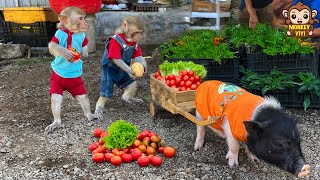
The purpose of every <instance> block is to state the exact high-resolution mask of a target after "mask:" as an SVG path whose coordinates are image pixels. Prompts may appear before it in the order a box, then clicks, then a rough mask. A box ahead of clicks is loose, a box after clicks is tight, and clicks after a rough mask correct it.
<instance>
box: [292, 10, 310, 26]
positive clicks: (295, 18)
mask: <svg viewBox="0 0 320 180" xmlns="http://www.w3.org/2000/svg"><path fill="white" fill-rule="evenodd" d="M288 18H289V19H290V21H291V23H292V24H307V23H309V21H310V18H311V16H310V12H309V11H308V10H307V9H302V10H301V11H299V10H297V9H293V10H291V11H290V13H289V17H288Z"/></svg>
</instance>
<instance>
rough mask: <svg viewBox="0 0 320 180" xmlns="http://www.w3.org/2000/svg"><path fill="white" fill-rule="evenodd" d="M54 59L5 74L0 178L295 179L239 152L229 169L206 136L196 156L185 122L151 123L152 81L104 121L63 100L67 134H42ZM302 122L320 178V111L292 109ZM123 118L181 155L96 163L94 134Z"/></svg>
mask: <svg viewBox="0 0 320 180" xmlns="http://www.w3.org/2000/svg"><path fill="white" fill-rule="evenodd" d="M101 56H102V52H96V53H94V54H91V56H90V59H89V60H87V61H86V62H85V64H84V75H83V79H84V82H85V86H86V88H87V91H88V92H89V98H90V102H91V109H92V111H94V106H95V102H96V100H97V99H98V95H99V92H98V91H99V80H100V79H99V78H100V58H101ZM51 60H52V57H44V58H32V59H30V60H27V59H20V60H14V61H11V65H6V66H1V67H0V126H1V128H0V150H1V153H0V169H1V171H0V179H293V178H294V177H293V176H292V175H290V174H288V173H285V172H283V171H281V170H279V169H277V168H275V167H272V166H270V165H268V164H266V163H264V162H258V163H252V162H250V161H249V160H248V159H247V158H246V156H245V155H244V154H245V153H244V149H243V148H242V149H241V152H240V158H239V163H240V166H239V167H238V168H234V169H230V168H229V167H228V166H227V161H226V160H225V154H226V152H227V147H226V144H225V142H224V141H223V140H222V139H220V138H219V137H218V136H216V135H215V134H213V133H211V132H209V133H208V134H207V136H206V141H207V143H206V145H205V148H204V149H203V150H202V151H201V152H194V151H193V143H194V140H195V136H196V133H195V132H196V127H195V125H194V124H193V123H191V122H190V121H188V120H186V119H185V118H183V117H182V116H179V115H172V114H170V113H169V112H167V111H165V110H161V111H160V112H159V116H158V117H157V118H155V119H152V118H151V117H150V115H149V109H148V100H149V98H150V92H149V91H150V90H149V79H148V76H147V77H144V78H143V79H141V80H139V81H138V85H139V89H138V93H137V96H138V97H140V98H143V99H144V100H145V103H143V104H126V103H124V102H123V101H121V100H120V96H121V94H122V92H123V91H122V90H119V89H116V90H115V98H114V99H113V100H112V101H111V102H110V103H108V104H107V109H108V112H107V113H106V114H105V115H104V117H105V118H106V121H103V122H100V121H92V122H89V121H87V120H86V119H85V118H84V116H83V114H82V112H81V109H80V106H79V104H78V103H77V102H76V101H75V100H74V99H73V98H72V97H71V96H70V95H69V94H68V93H65V94H64V102H63V107H62V122H63V123H64V125H65V128H63V129H58V130H56V131H54V133H52V134H49V135H44V134H43V131H44V129H45V127H46V126H47V125H49V124H50V123H51V122H52V114H51V109H50V96H49V94H48V91H49V85H50V81H49V80H50V79H49V78H50V74H51V68H50V61H51ZM148 61H149V73H150V72H155V71H156V69H157V63H158V61H157V60H154V59H153V60H151V59H149V60H148ZM289 112H291V113H293V114H295V115H297V117H298V118H299V120H300V124H299V129H300V132H301V136H302V141H303V142H302V149H303V152H304V153H305V158H306V160H307V161H308V162H309V163H310V164H311V165H312V169H313V171H312V174H311V176H310V177H309V179H320V173H319V172H320V164H319V162H320V152H319V149H320V138H319V134H320V123H319V122H320V118H319V116H320V111H319V110H309V111H308V112H303V110H300V109H290V110H289ZM120 118H122V119H124V120H127V121H130V122H131V123H133V124H135V125H136V126H137V128H138V130H140V131H141V130H143V129H150V130H153V131H155V132H157V133H158V134H159V135H160V136H161V137H162V138H163V139H164V140H165V141H166V142H167V144H169V145H172V146H174V147H176V148H177V150H178V154H177V156H176V157H175V158H173V159H165V160H164V163H163V165H162V166H161V167H160V168H154V167H151V166H149V167H147V168H139V167H138V165H137V164H135V163H131V164H123V165H121V166H119V167H113V166H112V165H110V164H107V163H104V164H94V163H92V161H91V156H90V153H89V151H88V149H87V148H88V145H89V144H90V143H92V142H93V141H94V140H95V139H94V138H93V137H92V132H93V129H95V128H96V127H102V128H106V127H107V126H108V125H110V122H111V121H116V120H118V119H120Z"/></svg>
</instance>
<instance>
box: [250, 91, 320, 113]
mask: <svg viewBox="0 0 320 180" xmlns="http://www.w3.org/2000/svg"><path fill="white" fill-rule="evenodd" d="M249 91H250V92H252V93H253V94H257V95H260V96H262V94H261V91H258V90H249ZM265 95H267V96H273V97H275V98H277V99H278V100H279V102H280V103H281V105H282V106H284V107H294V108H303V101H304V94H301V93H299V92H298V89H297V88H294V87H293V88H288V89H284V90H274V91H268V92H267V93H266V94H265ZM310 101H311V103H310V106H309V107H308V108H320V97H318V96H316V95H311V99H310Z"/></svg>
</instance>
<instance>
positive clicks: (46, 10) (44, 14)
mask: <svg viewBox="0 0 320 180" xmlns="http://www.w3.org/2000/svg"><path fill="white" fill-rule="evenodd" d="M3 14H4V20H5V21H7V22H14V23H25V24H26V23H34V22H42V21H50V22H57V21H59V20H58V14H57V13H56V12H54V11H53V10H52V9H51V8H50V7H14V8H4V9H3Z"/></svg>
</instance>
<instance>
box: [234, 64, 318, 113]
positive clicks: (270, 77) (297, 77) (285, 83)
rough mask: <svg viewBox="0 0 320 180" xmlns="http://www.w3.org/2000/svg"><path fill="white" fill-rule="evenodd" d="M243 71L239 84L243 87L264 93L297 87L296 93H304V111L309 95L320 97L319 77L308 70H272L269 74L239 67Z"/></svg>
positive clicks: (308, 103) (307, 105) (308, 102)
mask: <svg viewBox="0 0 320 180" xmlns="http://www.w3.org/2000/svg"><path fill="white" fill-rule="evenodd" d="M240 72H242V73H244V76H243V77H242V78H241V84H242V86H243V87H244V88H247V89H254V90H260V91H261V94H263V95H265V94H266V93H267V92H268V91H275V90H284V89H286V88H298V93H301V94H303V95H304V101H303V108H304V110H305V111H306V110H307V108H308V107H309V106H310V103H311V96H312V95H315V96H317V97H320V79H318V78H316V77H315V76H314V75H313V74H312V73H310V72H307V73H306V72H300V73H298V74H288V73H283V72H280V71H277V70H273V71H272V72H271V73H270V74H264V75H261V74H257V73H255V72H252V71H250V70H246V69H244V68H243V67H240Z"/></svg>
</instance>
